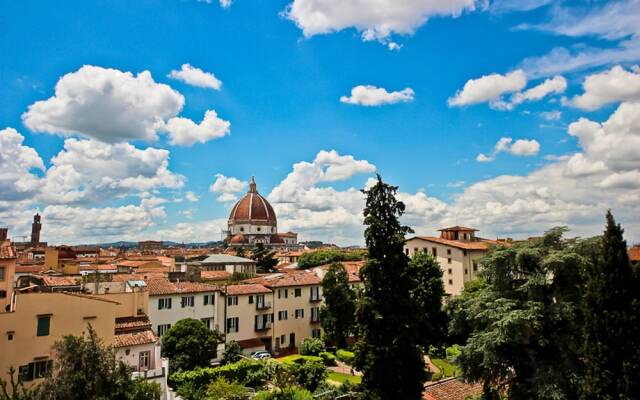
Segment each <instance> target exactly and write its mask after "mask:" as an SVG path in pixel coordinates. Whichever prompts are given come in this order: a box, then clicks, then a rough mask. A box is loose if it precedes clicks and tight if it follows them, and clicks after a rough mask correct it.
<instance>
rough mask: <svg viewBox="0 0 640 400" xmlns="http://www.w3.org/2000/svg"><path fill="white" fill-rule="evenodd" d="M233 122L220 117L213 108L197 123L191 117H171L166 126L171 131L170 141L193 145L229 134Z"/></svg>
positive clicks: (176, 143) (175, 143)
mask: <svg viewBox="0 0 640 400" xmlns="http://www.w3.org/2000/svg"><path fill="white" fill-rule="evenodd" d="M230 128H231V123H230V122H229V121H225V120H224V119H222V118H220V117H218V114H217V113H216V112H215V111H213V110H207V112H205V114H204V118H203V119H202V121H201V122H200V123H199V124H196V123H195V122H193V121H192V120H190V119H189V118H183V117H174V118H171V119H170V120H169V121H168V122H167V124H166V127H165V128H164V129H165V130H166V131H167V132H168V133H169V143H171V144H174V145H180V146H192V145H194V144H195V143H198V142H199V143H205V142H208V141H209V140H212V139H218V138H221V137H223V136H225V135H227V134H228V133H229V131H230Z"/></svg>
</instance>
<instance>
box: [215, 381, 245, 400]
mask: <svg viewBox="0 0 640 400" xmlns="http://www.w3.org/2000/svg"><path fill="white" fill-rule="evenodd" d="M246 398H247V390H246V389H245V388H244V386H242V385H241V384H239V383H236V382H229V381H227V380H226V379H224V378H218V379H216V380H215V381H213V382H211V384H210V385H209V388H208V389H207V399H219V400H245V399H246Z"/></svg>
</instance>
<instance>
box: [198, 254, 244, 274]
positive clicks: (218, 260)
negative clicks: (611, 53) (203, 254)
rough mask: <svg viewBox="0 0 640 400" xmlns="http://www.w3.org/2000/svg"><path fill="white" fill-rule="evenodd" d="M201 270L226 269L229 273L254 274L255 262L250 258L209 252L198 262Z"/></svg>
mask: <svg viewBox="0 0 640 400" xmlns="http://www.w3.org/2000/svg"><path fill="white" fill-rule="evenodd" d="M200 267H201V269H202V271H226V272H228V273H230V274H233V273H242V274H247V275H252V276H253V275H255V274H256V262H255V261H254V260H252V259H250V258H244V257H237V256H232V255H229V254H211V255H210V256H208V257H207V258H205V259H204V260H202V262H201V263H200Z"/></svg>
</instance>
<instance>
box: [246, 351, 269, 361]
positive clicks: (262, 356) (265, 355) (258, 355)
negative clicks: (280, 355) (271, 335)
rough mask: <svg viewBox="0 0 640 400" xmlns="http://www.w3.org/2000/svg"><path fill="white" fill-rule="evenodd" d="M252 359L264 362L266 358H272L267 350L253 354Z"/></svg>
mask: <svg viewBox="0 0 640 400" xmlns="http://www.w3.org/2000/svg"><path fill="white" fill-rule="evenodd" d="M251 358H253V359H254V360H264V359H266V358H271V354H269V352H268V351H265V350H259V351H254V352H253V353H251Z"/></svg>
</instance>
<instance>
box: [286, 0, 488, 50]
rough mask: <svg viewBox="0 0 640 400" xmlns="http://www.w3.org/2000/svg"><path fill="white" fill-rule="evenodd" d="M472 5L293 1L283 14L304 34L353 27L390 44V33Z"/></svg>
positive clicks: (415, 0) (461, 1)
mask: <svg viewBox="0 0 640 400" xmlns="http://www.w3.org/2000/svg"><path fill="white" fill-rule="evenodd" d="M475 8H476V0H406V1H397V0H378V1H375V2H371V1H369V0H293V1H292V2H291V3H290V4H289V5H288V6H287V8H286V9H285V11H284V12H283V14H284V16H285V17H286V18H288V19H290V20H291V21H293V22H295V24H296V25H297V26H298V28H300V29H301V30H302V32H303V34H304V36H305V37H311V36H314V35H319V34H327V33H333V32H339V31H341V30H344V29H348V28H355V29H356V30H358V32H360V33H361V37H362V40H364V41H370V40H378V41H380V42H382V43H384V44H387V45H389V43H390V37H391V36H392V35H394V34H400V35H410V34H413V32H415V30H416V29H417V28H418V27H420V26H421V25H423V24H424V23H426V22H427V20H428V19H429V18H431V17H434V16H451V17H457V16H459V15H460V14H462V13H463V12H464V11H473V10H475ZM396 46H397V44H396ZM389 47H390V48H391V46H389ZM393 47H395V46H393Z"/></svg>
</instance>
